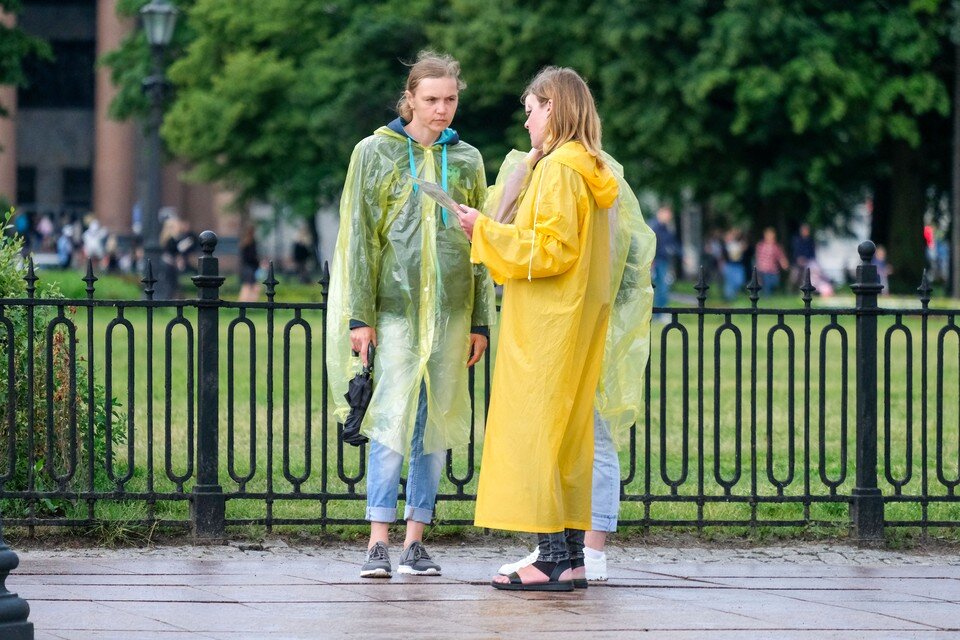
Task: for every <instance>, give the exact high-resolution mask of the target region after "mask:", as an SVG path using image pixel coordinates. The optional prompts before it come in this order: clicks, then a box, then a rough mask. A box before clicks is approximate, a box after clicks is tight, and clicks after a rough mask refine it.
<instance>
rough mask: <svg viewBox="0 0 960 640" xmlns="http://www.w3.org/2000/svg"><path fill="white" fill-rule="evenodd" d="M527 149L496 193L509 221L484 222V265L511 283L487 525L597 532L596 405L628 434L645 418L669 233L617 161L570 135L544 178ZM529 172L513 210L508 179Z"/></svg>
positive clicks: (510, 164)
mask: <svg viewBox="0 0 960 640" xmlns="http://www.w3.org/2000/svg"><path fill="white" fill-rule="evenodd" d="M524 157H525V154H522V153H520V152H512V153H511V154H510V155H509V156H508V157H507V159H506V160H505V162H504V165H503V167H502V168H501V171H500V175H499V177H498V179H497V183H496V185H495V186H494V187H493V188H492V189H491V192H490V194H489V196H488V201H487V206H486V213H487V214H488V215H489V216H490V217H492V218H494V219H495V220H496V221H498V222H503V223H505V224H499V225H498V224H496V223H495V222H492V221H484V222H483V223H482V224H478V226H477V227H475V228H474V238H473V242H474V245H473V253H472V257H473V259H475V260H478V261H482V262H483V263H484V264H486V265H487V266H488V267H489V268H490V271H491V273H492V274H493V277H494V279H495V280H496V281H497V282H504V300H503V315H502V318H501V329H500V345H499V347H498V351H497V364H496V371H495V373H494V383H493V384H494V389H493V394H494V397H493V399H492V401H491V405H490V413H489V415H488V421H487V431H486V440H485V442H484V454H483V459H482V462H481V474H480V486H479V491H478V496H477V508H476V518H475V522H476V524H477V526H485V527H493V528H500V529H509V530H516V531H531V532H540V533H549V532H556V531H560V530H563V529H564V528H574V529H589V528H590V526H591V509H590V493H591V485H592V459H593V418H592V416H593V409H594V408H595V407H596V408H597V409H598V410H599V411H600V413H601V415H602V416H603V417H604V418H605V419H606V420H607V421H608V422H610V424H611V426H612V427H613V428H614V429H616V430H617V431H618V432H621V433H622V432H623V431H624V429H623V427H626V426H629V425H630V424H632V423H633V421H634V420H635V419H636V418H637V417H638V416H639V415H640V414H641V412H642V407H643V404H642V402H643V387H644V385H643V373H644V370H645V366H646V361H647V357H648V354H649V323H650V311H651V309H652V301H653V296H652V288H651V287H650V273H649V269H650V263H651V261H652V258H653V252H654V248H655V237H654V235H653V233H652V232H651V231H650V229H649V228H648V227H647V225H646V224H645V223H644V221H643V218H642V215H641V214H640V208H639V204H638V203H637V199H636V197H635V196H634V195H633V192H632V191H631V190H630V188H629V186H628V185H627V184H626V182H625V181H624V179H623V175H622V168H621V167H620V165H619V164H618V163H616V162H615V161H614V160H613V159H612V158H610V157H609V156H608V155H606V154H605V155H604V160H605V162H606V163H607V168H606V169H597V168H596V166H595V164H594V162H595V161H594V160H592V159H591V157H590V156H589V155H588V154H587V153H586V150H585V149H583V147H582V146H581V145H580V144H579V143H567V144H566V145H563V146H562V147H560V148H559V149H557V150H556V151H554V152H553V153H552V154H550V155H549V156H546V157H545V158H544V159H543V160H541V161H540V163H538V164H537V167H536V168H535V169H534V171H533V172H532V173H530V172H529V170H528V169H526V167H525V166H524V164H523V161H524ZM517 171H519V172H521V173H519V174H518V173H517ZM523 173H530V175H526V176H524V185H523V187H522V188H521V190H520V195H519V197H518V198H517V204H516V205H514V209H515V214H513V213H511V212H505V211H504V207H503V202H502V199H503V194H504V191H505V185H506V184H507V182H508V181H514V180H516V178H517V176H518V175H522V174H523ZM588 265H589V266H588ZM602 283H607V286H604V285H603V284H602ZM607 287H609V288H607ZM521 423H522V426H521ZM518 451H522V452H524V453H523V454H522V455H518V454H517V453H516V452H518Z"/></svg>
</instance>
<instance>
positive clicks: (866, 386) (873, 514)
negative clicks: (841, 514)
mask: <svg viewBox="0 0 960 640" xmlns="http://www.w3.org/2000/svg"><path fill="white" fill-rule="evenodd" d="M857 251H858V252H859V253H860V265H859V266H858V267H857V279H856V281H855V282H854V283H853V285H852V286H851V287H850V288H851V289H853V292H854V293H855V294H857V306H856V309H857V352H856V355H857V436H856V437H857V453H856V456H857V458H856V472H857V473H856V486H854V488H853V493H852V496H851V497H852V500H851V502H850V522H851V525H852V526H853V534H854V537H855V538H856V539H857V541H858V542H860V543H868V544H869V543H876V542H879V541H880V540H882V539H883V496H882V494H881V493H880V489H879V488H877V360H878V354H877V315H876V310H877V296H878V295H879V294H880V291H881V290H882V289H883V287H882V286H881V284H880V275H879V274H878V273H877V267H876V265H874V264H872V261H873V254H874V253H875V252H876V246H875V245H874V244H873V243H872V242H870V241H869V240H868V241H866V242H862V243H860V246H859V247H857Z"/></svg>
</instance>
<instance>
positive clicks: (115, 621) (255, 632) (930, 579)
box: [7, 540, 960, 640]
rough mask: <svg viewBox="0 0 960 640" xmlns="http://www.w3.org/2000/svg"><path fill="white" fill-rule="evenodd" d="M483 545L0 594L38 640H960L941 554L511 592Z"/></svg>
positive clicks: (748, 565) (119, 570)
mask: <svg viewBox="0 0 960 640" xmlns="http://www.w3.org/2000/svg"><path fill="white" fill-rule="evenodd" d="M484 544H485V545H486V546H480V547H477V546H472V545H462V544H441V543H436V544H432V545H429V547H430V550H431V552H432V555H433V556H434V557H435V558H436V559H437V560H438V561H439V562H440V563H441V564H442V565H443V567H444V573H443V576H441V577H436V578H414V577H409V576H398V575H396V574H395V575H394V577H393V579H391V580H363V579H361V578H359V577H358V576H357V574H358V570H359V566H360V562H361V556H362V552H363V549H362V548H361V546H360V545H356V544H345V545H340V546H328V547H318V546H309V547H306V546H304V547H300V546H297V547H291V546H288V545H287V544H285V543H284V542H282V541H279V540H277V541H273V542H267V543H265V544H264V545H241V544H232V545H224V546H217V547H202V546H178V547H154V548H150V549H143V550H137V549H121V550H101V549H75V550H61V551H50V550H39V549H38V550H25V551H23V550H21V551H19V552H18V553H19V555H20V559H21V564H20V567H19V568H18V569H17V570H16V571H14V572H13V573H12V574H11V576H10V578H9V579H8V581H7V586H8V588H9V589H10V590H11V591H16V592H18V593H19V594H20V595H21V596H23V597H24V598H26V599H27V600H28V601H29V603H30V606H31V613H30V620H31V621H32V622H33V623H34V626H35V628H36V638H37V640H64V639H68V640H93V639H96V640H113V639H116V640H121V639H122V640H148V639H149V640H181V639H186V638H191V639H194V638H206V639H215V640H247V639H250V640H261V639H262V640H282V639H283V640H286V639H290V640H299V639H307V638H309V639H314V638H338V637H356V638H360V637H389V638H500V637H503V638H580V637H589V638H638V637H642V638H656V639H658V640H661V639H662V640H681V639H682V640H687V639H690V640H694V639H696V640H703V639H707V640H719V639H721V638H724V639H725V638H735V639H736V640H753V639H764V640H766V639H777V640H780V639H782V640H794V639H796V640H799V639H803V640H827V639H832V638H856V639H860V638H869V639H881V638H883V639H898V640H899V639H904V638H922V639H928V638H929V639H937V640H939V639H944V640H946V639H947V638H950V639H956V638H960V554H957V553H954V552H951V551H949V550H946V551H944V550H940V551H937V552H936V553H909V552H889V551H875V550H858V549H856V548H853V547H844V546H837V545H823V544H805V543H796V545H795V546H790V547H759V548H753V547H748V548H744V549H729V548H719V547H692V548H681V549H673V548H666V547H649V546H631V547H626V548H624V547H612V548H610V549H609V555H610V581H609V582H607V583H606V584H603V585H595V586H591V587H590V588H589V589H588V590H587V591H585V592H583V591H577V592H574V593H569V594H518V593H508V592H503V591H496V590H494V589H492V588H490V587H489V586H488V584H487V583H488V581H489V579H490V577H491V575H492V572H493V571H495V570H496V568H497V567H498V566H499V563H500V562H501V560H502V559H503V558H504V557H507V558H510V559H514V558H517V557H520V555H521V554H523V553H525V552H526V550H525V549H523V548H522V547H521V546H518V545H514V544H512V543H503V545H497V542H496V541H495V540H494V541H487V542H485V543H484ZM391 551H392V556H393V558H392V559H393V561H394V564H396V561H397V558H398V557H399V549H396V548H395V549H392V550H391Z"/></svg>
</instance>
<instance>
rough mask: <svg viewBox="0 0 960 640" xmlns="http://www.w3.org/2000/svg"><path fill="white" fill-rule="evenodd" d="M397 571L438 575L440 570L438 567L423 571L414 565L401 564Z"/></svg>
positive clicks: (419, 574)
mask: <svg viewBox="0 0 960 640" xmlns="http://www.w3.org/2000/svg"><path fill="white" fill-rule="evenodd" d="M397 573H402V574H404V575H407V576H438V575H440V571H439V570H437V569H425V570H423V571H417V570H416V569H414V568H413V567H407V566H405V565H400V566H399V567H397Z"/></svg>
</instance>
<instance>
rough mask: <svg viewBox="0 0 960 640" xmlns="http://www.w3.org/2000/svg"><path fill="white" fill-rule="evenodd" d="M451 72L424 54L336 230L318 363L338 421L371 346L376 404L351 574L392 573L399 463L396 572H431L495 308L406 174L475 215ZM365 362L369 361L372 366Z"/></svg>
mask: <svg viewBox="0 0 960 640" xmlns="http://www.w3.org/2000/svg"><path fill="white" fill-rule="evenodd" d="M464 87H465V85H464V84H463V81H462V80H460V64H459V63H458V62H457V61H456V60H454V59H453V58H451V57H450V56H446V55H437V54H434V53H431V52H426V51H425V52H421V53H420V55H419V56H418V58H417V62H416V64H414V65H413V66H412V67H411V69H410V73H409V75H408V77H407V82H406V89H405V91H404V92H403V94H402V97H401V99H400V102H399V104H398V105H397V111H399V113H400V117H399V118H397V119H396V120H394V121H392V122H391V123H390V124H388V125H387V126H384V127H380V128H379V129H377V131H376V132H375V133H374V134H373V135H372V136H370V137H368V138H365V139H364V140H362V141H361V142H360V143H359V144H357V146H356V147H355V148H354V151H353V156H352V157H351V159H350V167H349V168H348V170H347V178H346V182H345V184H344V188H343V195H342V196H341V199H340V221H341V222H340V231H339V235H338V236H337V247H336V251H335V253H334V260H333V267H332V270H331V274H330V276H331V280H330V293H329V298H328V305H329V306H328V309H329V311H328V315H327V336H328V343H327V344H328V351H327V366H328V370H329V372H330V375H329V379H330V386H331V392H332V393H331V397H332V398H333V399H334V402H335V403H336V413H335V417H337V419H338V420H339V421H341V422H343V421H344V419H345V418H346V416H347V414H348V412H349V410H350V407H349V405H348V404H347V403H346V401H345V399H344V394H345V392H346V390H347V384H348V381H349V380H350V378H352V377H353V375H354V373H355V372H356V370H357V368H358V366H357V359H356V358H351V350H352V351H353V352H354V353H358V354H360V359H361V360H362V362H363V363H364V364H366V363H367V348H368V346H369V345H370V344H373V345H375V346H376V347H377V353H376V367H375V368H374V383H373V397H372V398H371V400H370V405H369V407H368V408H367V411H366V416H365V417H364V420H363V424H362V425H361V430H362V433H363V434H364V435H366V436H367V437H369V438H370V440H371V442H370V446H369V449H368V451H369V458H368V462H367V511H366V519H367V520H369V521H370V539H369V542H368V546H367V556H366V561H365V562H364V564H363V566H362V567H361V569H360V575H361V577H365V578H377V577H383V578H386V577H389V576H390V575H391V571H392V568H391V564H390V556H389V553H388V547H387V545H388V544H389V526H390V524H391V523H393V522H394V521H395V520H396V518H397V497H398V492H399V486H400V473H401V470H402V468H403V466H404V460H405V459H406V460H407V461H408V466H409V471H408V473H407V484H406V508H405V509H404V514H403V517H404V519H405V520H406V537H405V540H404V544H403V552H402V553H401V555H400V564H399V568H398V571H399V572H400V573H404V574H411V575H423V576H430V575H439V574H440V565H439V564H437V563H436V562H434V561H433V559H432V558H431V557H430V555H429V554H428V553H427V550H426V548H425V547H424V545H423V532H424V529H425V528H426V526H427V525H428V524H429V523H430V521H431V519H432V518H433V508H434V503H435V501H436V496H437V488H438V485H439V482H440V474H441V472H442V470H443V465H444V462H445V460H446V451H447V450H448V449H450V448H452V447H456V446H460V445H465V444H467V443H468V442H470V437H471V424H472V415H471V410H470V394H469V390H468V386H467V382H468V373H469V367H472V366H473V365H474V364H475V363H476V362H477V361H479V360H480V357H481V356H482V355H483V353H484V351H485V350H486V348H487V340H488V337H489V326H490V325H491V324H492V323H493V322H494V319H495V315H494V314H495V312H496V300H495V297H494V294H493V285H492V283H491V281H490V276H489V274H488V273H487V271H486V269H484V268H482V267H480V266H474V265H472V264H471V263H470V244H469V242H467V239H466V238H465V237H464V234H463V232H462V231H461V230H460V227H459V225H458V224H457V218H456V212H455V211H447V210H445V209H441V208H438V206H437V205H436V203H435V202H434V201H433V200H431V199H430V198H429V197H428V196H427V195H426V193H425V191H424V189H419V188H418V187H417V186H416V185H415V184H414V182H413V181H412V180H411V177H419V178H422V179H423V180H425V181H427V182H431V183H435V184H438V185H440V186H441V187H442V188H444V189H445V190H446V191H447V193H448V194H449V195H450V196H451V197H452V198H454V200H456V201H457V202H463V203H467V204H468V205H471V206H475V207H479V206H482V205H483V199H484V196H485V194H486V178H485V174H484V168H483V159H482V158H481V157H480V153H479V152H478V151H477V150H476V149H475V148H474V147H472V146H470V145H469V144H467V143H465V142H463V141H461V140H460V137H459V136H458V135H457V132H456V131H454V130H453V129H451V128H450V125H451V124H452V122H453V118H454V115H455V114H456V111H457V105H458V102H459V94H460V91H461V90H462V89H463V88H464ZM371 364H372V363H371Z"/></svg>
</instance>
